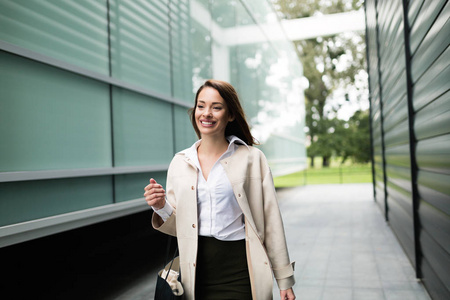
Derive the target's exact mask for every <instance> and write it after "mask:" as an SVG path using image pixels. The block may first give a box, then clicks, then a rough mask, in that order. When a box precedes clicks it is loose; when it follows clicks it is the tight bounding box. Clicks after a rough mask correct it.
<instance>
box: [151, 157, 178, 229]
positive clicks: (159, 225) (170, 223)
mask: <svg viewBox="0 0 450 300" xmlns="http://www.w3.org/2000/svg"><path fill="white" fill-rule="evenodd" d="M174 161H175V159H174V160H172V162H171V164H170V166H169V170H168V171H167V180H166V201H168V202H169V203H170V205H171V206H172V207H173V213H172V215H171V216H170V217H169V218H168V219H167V220H166V221H165V222H164V221H163V219H162V218H161V217H160V216H159V215H158V214H157V213H155V212H153V215H152V226H153V228H154V229H156V230H158V231H161V232H162V233H165V234H168V235H172V236H176V235H177V228H176V223H177V222H176V221H177V201H176V198H175V193H174V190H173V178H172V172H173V165H174V163H175V162H174Z"/></svg>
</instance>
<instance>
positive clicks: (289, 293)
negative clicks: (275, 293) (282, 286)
mask: <svg viewBox="0 0 450 300" xmlns="http://www.w3.org/2000/svg"><path fill="white" fill-rule="evenodd" d="M280 298H281V300H294V299H295V295H294V290H293V289H292V288H290V289H287V290H284V291H280Z"/></svg>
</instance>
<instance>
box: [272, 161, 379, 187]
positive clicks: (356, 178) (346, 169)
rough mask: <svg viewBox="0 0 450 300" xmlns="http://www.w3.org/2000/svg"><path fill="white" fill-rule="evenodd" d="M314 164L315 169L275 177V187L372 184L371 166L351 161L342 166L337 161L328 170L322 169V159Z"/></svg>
mask: <svg viewBox="0 0 450 300" xmlns="http://www.w3.org/2000/svg"><path fill="white" fill-rule="evenodd" d="M314 164H315V167H314V168H311V167H309V168H308V169H306V170H303V171H301V172H297V173H293V174H289V175H284V176H279V177H275V178H274V182H275V187H277V188H281V187H294V186H300V185H308V184H326V183H370V182H372V168H371V165H370V164H353V163H352V162H351V161H348V162H346V163H344V164H343V165H340V163H339V160H337V159H334V160H332V161H331V163H330V167H328V168H322V161H321V160H320V159H317V160H314Z"/></svg>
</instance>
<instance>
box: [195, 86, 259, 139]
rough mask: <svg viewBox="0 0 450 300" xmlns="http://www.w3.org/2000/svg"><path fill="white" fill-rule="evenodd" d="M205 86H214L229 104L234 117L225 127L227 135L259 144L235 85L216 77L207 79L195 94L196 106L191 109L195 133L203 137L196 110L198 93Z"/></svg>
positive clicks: (230, 112)
mask: <svg viewBox="0 0 450 300" xmlns="http://www.w3.org/2000/svg"><path fill="white" fill-rule="evenodd" d="M205 87H210V88H213V89H215V90H216V91H218V92H219V94H220V96H221V97H222V99H223V100H224V101H225V104H226V105H227V108H228V112H229V114H230V116H231V117H232V118H233V119H234V120H233V121H231V122H228V124H227V127H226V128H225V136H229V135H235V136H237V137H238V138H240V139H241V140H243V141H244V142H245V143H247V145H249V146H252V145H254V144H258V143H257V142H256V140H255V138H254V137H253V136H252V134H251V133H250V127H249V126H248V123H247V120H246V118H245V113H244V110H243V109H242V106H241V103H240V101H239V96H238V94H237V92H236V90H235V89H234V87H233V86H232V85H231V84H229V83H228V82H225V81H221V80H214V79H209V80H207V81H206V82H205V83H204V84H203V85H202V86H201V87H200V88H199V89H198V90H197V94H196V95H195V104H194V107H193V108H191V109H190V110H189V114H190V117H191V123H192V126H194V130H195V133H197V136H198V138H201V135H200V130H199V129H198V127H197V122H196V121H195V110H196V109H197V101H198V95H199V94H200V92H201V91H202V90H203V89H204V88H205Z"/></svg>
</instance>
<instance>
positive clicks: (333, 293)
mask: <svg viewBox="0 0 450 300" xmlns="http://www.w3.org/2000/svg"><path fill="white" fill-rule="evenodd" d="M372 195H373V194H372V185H371V184H341V185H338V184H336V185H334V184H333V185H309V186H304V187H297V188H291V189H284V190H280V191H279V192H278V196H279V202H280V209H281V212H282V215H283V220H284V225H285V229H286V236H287V241H288V247H289V252H290V256H291V260H295V261H296V265H295V266H296V268H295V276H296V281H297V283H296V285H295V286H294V291H295V293H296V296H297V299H299V300H309V299H311V300H320V299H322V300H328V299H332V300H347V299H348V300H350V299H352V300H429V299H430V297H429V296H428V294H427V292H426V290H425V288H424V287H423V285H422V283H421V282H419V281H417V280H416V278H415V273H414V269H413V267H412V265H411V263H410V262H409V260H408V258H407V257H406V255H405V253H404V252H403V249H402V248H401V246H400V244H399V242H398V241H397V239H396V237H395V236H394V234H393V232H392V230H391V229H390V227H389V226H388V224H387V223H386V222H385V221H384V219H383V216H382V214H381V211H380V210H379V208H378V206H377V204H376V203H375V202H374V201H373V196H372ZM274 295H275V299H279V296H278V289H277V288H274Z"/></svg>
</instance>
